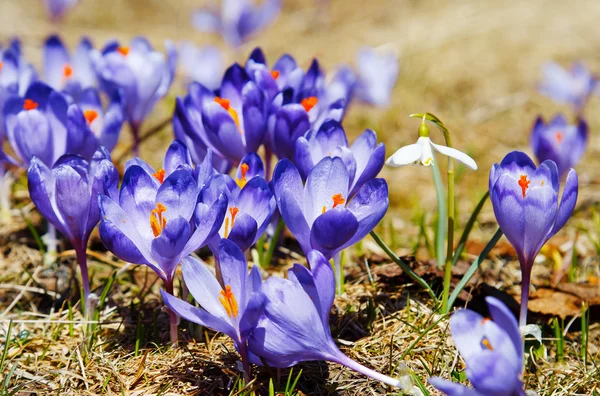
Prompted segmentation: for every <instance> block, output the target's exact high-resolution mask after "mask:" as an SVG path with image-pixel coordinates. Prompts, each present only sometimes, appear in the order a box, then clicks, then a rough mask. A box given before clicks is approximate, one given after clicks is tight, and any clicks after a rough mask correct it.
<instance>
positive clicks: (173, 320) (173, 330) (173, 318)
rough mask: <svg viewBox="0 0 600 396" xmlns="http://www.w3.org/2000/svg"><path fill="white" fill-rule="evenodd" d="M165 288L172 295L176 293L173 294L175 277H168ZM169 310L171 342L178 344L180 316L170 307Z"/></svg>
mask: <svg viewBox="0 0 600 396" xmlns="http://www.w3.org/2000/svg"><path fill="white" fill-rule="evenodd" d="M165 289H166V291H167V293H169V294H170V295H172V296H174V295H175V294H173V279H167V280H166V281H165ZM167 310H168V311H169V324H170V326H169V334H170V336H171V344H173V345H177V339H178V337H179V335H178V332H177V322H178V321H179V318H178V317H177V314H176V313H175V312H174V311H172V310H170V309H169V308H167Z"/></svg>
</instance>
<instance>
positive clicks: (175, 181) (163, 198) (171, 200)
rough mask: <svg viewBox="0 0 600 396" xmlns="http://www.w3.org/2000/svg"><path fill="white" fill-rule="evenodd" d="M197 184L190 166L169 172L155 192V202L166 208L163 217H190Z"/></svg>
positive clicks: (196, 195) (192, 211)
mask: <svg viewBox="0 0 600 396" xmlns="http://www.w3.org/2000/svg"><path fill="white" fill-rule="evenodd" d="M198 193H199V191H198V184H197V182H196V179H195V178H194V176H193V174H192V170H191V169H190V168H180V169H177V170H176V171H175V172H173V173H171V174H170V175H169V176H167V178H166V179H165V180H164V182H163V183H162V184H161V186H160V187H159V189H158V192H157V193H156V202H157V203H161V204H163V205H164V206H165V207H166V208H167V210H166V211H165V212H164V214H163V217H164V218H165V219H166V220H167V222H168V221H169V219H171V218H176V217H179V216H181V217H183V218H184V219H190V218H191V217H192V214H193V213H194V209H195V208H196V202H197V200H198Z"/></svg>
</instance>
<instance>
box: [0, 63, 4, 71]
mask: <svg viewBox="0 0 600 396" xmlns="http://www.w3.org/2000/svg"><path fill="white" fill-rule="evenodd" d="M2 66H4V63H3V62H0V72H1V71H2Z"/></svg>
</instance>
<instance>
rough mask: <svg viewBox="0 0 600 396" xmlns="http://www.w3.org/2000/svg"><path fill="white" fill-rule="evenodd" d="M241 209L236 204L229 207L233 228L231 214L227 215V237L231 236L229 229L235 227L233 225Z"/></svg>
mask: <svg viewBox="0 0 600 396" xmlns="http://www.w3.org/2000/svg"><path fill="white" fill-rule="evenodd" d="M239 211H240V210H239V209H238V208H237V207H236V206H234V207H233V208H229V215H230V216H231V228H230V227H229V225H230V222H229V218H230V216H227V217H225V233H224V235H225V238H229V231H230V230H232V229H233V225H234V224H235V216H237V214H238V213H239Z"/></svg>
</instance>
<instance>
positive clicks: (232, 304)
mask: <svg viewBox="0 0 600 396" xmlns="http://www.w3.org/2000/svg"><path fill="white" fill-rule="evenodd" d="M219 301H220V302H221V304H222V305H223V308H225V312H227V316H229V317H230V318H235V317H236V316H237V315H238V305H237V300H236V299H235V296H234V295H233V292H232V291H231V286H229V285H227V286H225V290H221V292H220V293H219Z"/></svg>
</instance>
